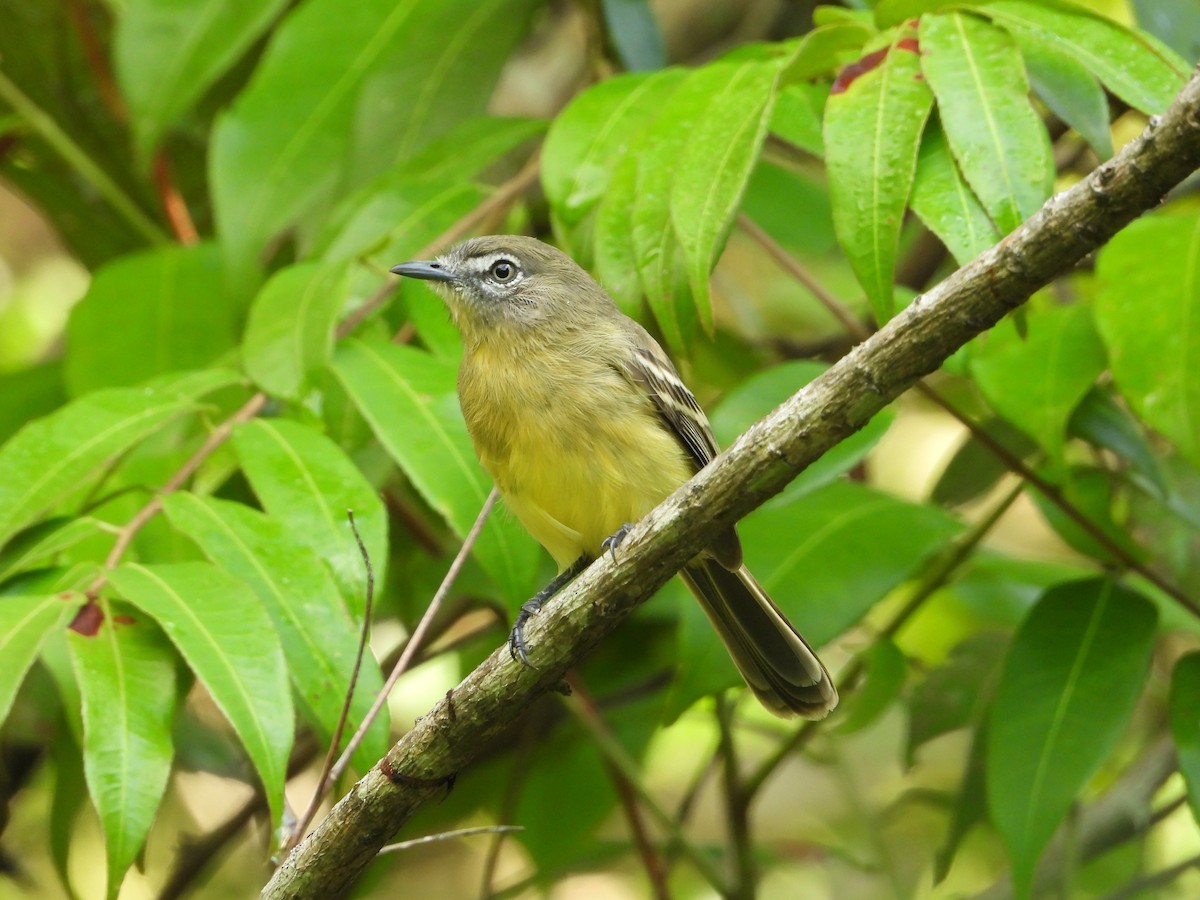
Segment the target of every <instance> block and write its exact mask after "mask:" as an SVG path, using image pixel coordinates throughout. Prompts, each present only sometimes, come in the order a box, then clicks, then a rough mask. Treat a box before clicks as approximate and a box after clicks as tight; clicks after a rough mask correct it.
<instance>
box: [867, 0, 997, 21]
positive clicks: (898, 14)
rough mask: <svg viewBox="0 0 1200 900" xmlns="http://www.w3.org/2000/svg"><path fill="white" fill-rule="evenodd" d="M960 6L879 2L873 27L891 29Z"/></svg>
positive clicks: (922, 0) (943, 0) (958, 0)
mask: <svg viewBox="0 0 1200 900" xmlns="http://www.w3.org/2000/svg"><path fill="white" fill-rule="evenodd" d="M984 2H986V0H984ZM962 5H963V3H962V0H879V2H878V3H876V4H875V10H874V15H875V26H876V27H877V28H891V27H893V26H894V25H899V24H900V23H901V22H906V21H908V20H909V19H917V18H920V17H921V16H923V15H925V13H931V12H937V11H938V10H940V9H945V8H946V7H948V6H962Z"/></svg>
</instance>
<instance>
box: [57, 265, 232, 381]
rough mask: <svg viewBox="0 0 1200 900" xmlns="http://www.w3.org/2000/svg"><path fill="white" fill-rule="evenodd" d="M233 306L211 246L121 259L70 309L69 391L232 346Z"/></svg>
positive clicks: (206, 357) (186, 365)
mask: <svg viewBox="0 0 1200 900" xmlns="http://www.w3.org/2000/svg"><path fill="white" fill-rule="evenodd" d="M238 307H239V304H238V303H237V302H236V295H235V294H233V293H231V292H230V291H229V290H228V289H227V287H226V285H225V280H224V272H223V271H222V268H221V257H220V254H219V253H218V252H217V249H216V247H215V246H213V245H212V244H199V245H197V246H195V247H159V248H156V249H154V250H150V251H147V252H145V253H138V254H135V255H132V256H123V257H120V258H119V259H117V260H115V261H113V262H111V263H109V264H108V265H106V266H104V267H103V268H101V269H100V271H98V272H97V273H96V275H95V277H94V278H93V279H92V283H91V286H90V287H89V288H88V292H87V294H86V295H85V296H84V298H83V299H82V300H81V301H80V302H79V303H78V305H76V306H75V307H74V308H73V309H72V310H71V319H70V321H69V323H68V325H67V355H66V360H65V364H64V367H63V377H64V380H65V381H66V385H67V390H68V392H69V393H70V394H71V395H72V396H76V397H77V396H80V395H81V394H85V393H87V392H88V391H93V390H96V389H97V388H106V387H125V386H127V385H131V384H137V383H139V382H142V381H145V380H146V379H147V378H150V377H151V376H154V375H160V374H162V373H164V372H173V371H179V370H182V369H198V368H201V367H203V366H205V365H207V364H209V363H211V362H212V361H213V360H214V359H216V358H217V357H218V356H220V355H221V354H222V353H225V352H226V351H228V350H230V349H232V348H233V347H234V346H235V345H236V344H237V333H236V321H237V318H238V315H239V309H238Z"/></svg>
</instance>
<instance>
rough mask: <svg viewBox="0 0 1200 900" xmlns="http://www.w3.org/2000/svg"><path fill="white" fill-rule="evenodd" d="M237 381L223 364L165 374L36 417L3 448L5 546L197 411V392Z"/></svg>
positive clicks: (0, 520) (0, 522)
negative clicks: (141, 446)
mask: <svg viewBox="0 0 1200 900" xmlns="http://www.w3.org/2000/svg"><path fill="white" fill-rule="evenodd" d="M238 381H239V376H238V375H237V374H236V373H233V372H228V371H223V370H219V369H212V370H208V371H203V372H194V373H187V374H182V375H173V376H166V377H164V378H160V379H157V380H155V381H153V382H151V383H149V384H147V385H145V386H142V387H136V388H112V389H110V390H105V391H96V392H95V393H92V394H88V395H87V396H85V397H81V398H80V399H78V400H76V401H74V402H73V403H70V404H68V405H67V406H64V407H62V408H61V409H58V410H56V411H55V412H53V413H51V414H50V415H48V416H46V417H45V418H42V419H38V420H36V421H34V422H30V423H29V424H28V425H26V426H25V427H24V428H22V429H21V430H20V431H18V432H17V433H16V434H15V435H13V436H12V438H10V439H9V440H8V442H7V443H6V444H4V446H3V447H0V545H3V544H4V543H5V542H6V541H7V540H8V539H9V538H10V537H12V536H13V535H14V534H16V532H17V531H19V530H20V529H22V528H24V527H25V526H26V525H28V524H29V523H30V522H33V521H34V520H35V519H36V518H37V517H38V515H40V514H41V513H42V512H44V511H46V510H47V509H50V508H51V507H53V506H54V505H55V504H57V503H60V502H62V501H63V500H65V499H66V498H67V497H68V496H70V495H71V494H72V493H73V492H74V491H76V490H78V489H79V488H80V487H82V486H84V485H86V484H88V483H89V482H91V481H92V480H94V479H96V478H98V477H100V476H101V475H103V474H104V473H105V472H106V471H107V470H108V467H109V465H110V464H111V463H112V461H113V460H114V459H116V458H117V457H118V456H120V455H121V454H122V453H125V452H126V451H128V450H129V449H131V448H132V447H134V446H136V445H137V444H138V443H140V442H141V441H143V440H145V438H147V437H148V436H149V435H151V434H153V433H154V432H156V431H158V430H159V429H160V428H162V427H163V426H164V425H166V424H167V423H168V422H170V421H172V420H173V419H175V418H177V417H178V416H181V415H183V414H184V413H186V412H188V411H190V410H192V409H194V408H195V401H196V399H197V398H198V397H201V396H203V395H204V394H206V393H209V392H211V391H215V390H217V389H219V388H222V387H228V386H229V385H231V384H236V383H237V382H238Z"/></svg>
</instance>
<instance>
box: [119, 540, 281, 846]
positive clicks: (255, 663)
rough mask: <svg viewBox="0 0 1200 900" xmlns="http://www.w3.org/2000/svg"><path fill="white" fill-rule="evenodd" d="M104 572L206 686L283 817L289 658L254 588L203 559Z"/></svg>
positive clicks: (276, 818)
mask: <svg viewBox="0 0 1200 900" xmlns="http://www.w3.org/2000/svg"><path fill="white" fill-rule="evenodd" d="M109 578H110V580H111V582H112V584H113V586H114V587H115V588H116V589H117V590H118V591H119V592H120V593H121V596H122V597H124V598H125V599H126V600H128V601H129V602H130V603H132V604H133V605H134V606H136V607H138V608H139V609H140V610H142V611H143V612H145V613H147V614H149V615H150V616H152V617H153V618H154V619H155V620H156V621H157V622H158V624H159V625H160V626H162V629H163V630H164V631H165V632H166V634H167V637H169V638H170V639H171V642H172V643H173V644H175V646H176V647H177V648H178V649H179V652H180V653H181V654H183V658H184V659H185V660H186V661H187V664H188V666H189V667H190V668H191V669H192V671H194V672H195V673H196V677H197V678H199V679H200V681H201V683H202V684H203V685H204V686H205V688H207V689H208V692H209V694H211V695H212V698H213V701H214V702H215V703H216V704H217V706H218V707H219V708H220V709H221V712H222V713H224V714H225V717H226V718H227V719H228V720H229V723H230V724H231V725H232V726H233V729H234V731H236V732H237V735H238V737H239V738H240V739H241V742H242V745H243V746H244V747H245V748H246V752H247V754H248V755H249V756H250V761H251V762H252V763H253V764H254V768H255V770H256V771H257V772H258V775H259V778H261V779H262V783H263V788H264V789H265V791H266V795H267V801H268V803H269V804H270V807H271V821H272V822H274V823H278V822H280V821H281V818H280V817H281V815H282V812H283V786H284V781H285V779H286V776H287V760H288V754H289V752H290V751H291V748H292V733H293V728H294V723H293V720H292V697H291V693H290V691H289V690H288V681H287V665H286V663H285V662H284V658H283V650H282V649H281V648H280V645H279V637H278V635H277V634H276V633H275V628H274V626H273V625H272V623H271V619H270V617H269V616H268V615H267V614H266V612H265V611H264V610H263V608H262V606H261V604H260V603H259V602H258V598H257V597H256V596H255V595H254V592H253V591H251V590H250V588H248V587H246V585H244V584H242V583H241V582H240V581H238V580H236V579H235V578H234V577H233V576H232V575H228V574H226V573H225V572H222V571H221V570H220V569H217V568H216V567H214V566H211V565H209V564H208V563H174V564H166V565H155V566H142V565H137V564H126V565H124V566H121V567H120V568H119V569H116V570H114V571H113V572H111V573H110V575H109Z"/></svg>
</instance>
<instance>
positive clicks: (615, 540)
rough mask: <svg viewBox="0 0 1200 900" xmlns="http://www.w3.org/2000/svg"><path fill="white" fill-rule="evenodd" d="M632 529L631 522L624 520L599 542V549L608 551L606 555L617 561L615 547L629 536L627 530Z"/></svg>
mask: <svg viewBox="0 0 1200 900" xmlns="http://www.w3.org/2000/svg"><path fill="white" fill-rule="evenodd" d="M632 529H633V523H632V522H626V523H625V524H624V525H622V526H621V527H620V528H618V529H617V530H616V531H614V532H613V533H612V534H610V535H609V536H608V537H606V538H605V539H604V540H603V541H601V542H600V550H601V551H604V550H607V551H608V555H609V556H611V557H612V559H613V562H616V561H617V548H618V547H620V546H621V542H622V541H624V540H625V538H627V537H629V532H630V531H631V530H632Z"/></svg>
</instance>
